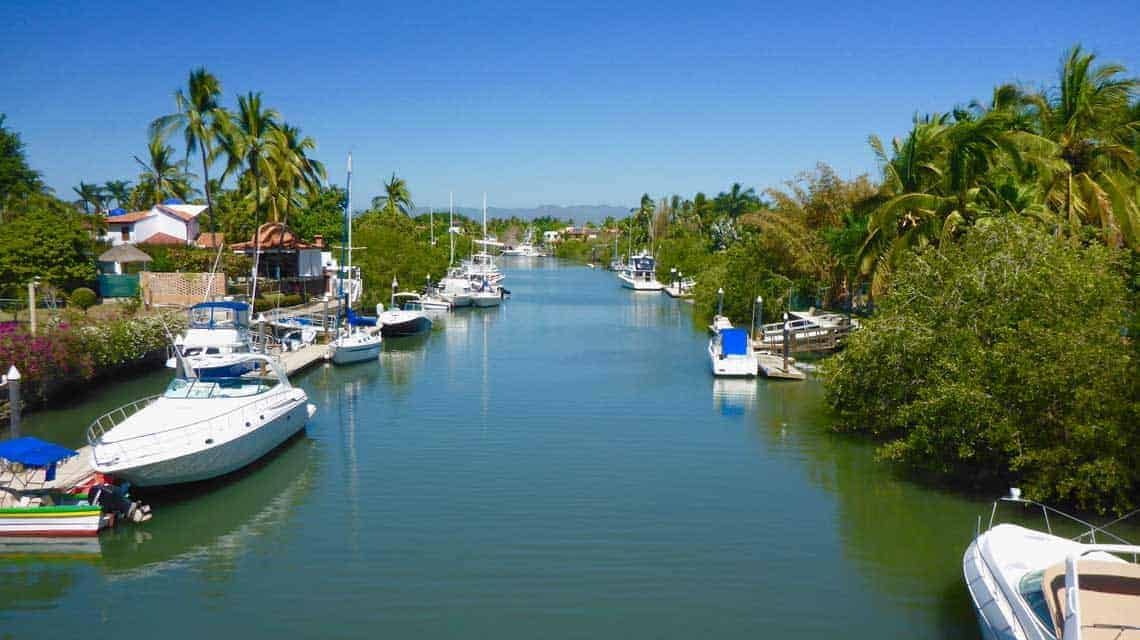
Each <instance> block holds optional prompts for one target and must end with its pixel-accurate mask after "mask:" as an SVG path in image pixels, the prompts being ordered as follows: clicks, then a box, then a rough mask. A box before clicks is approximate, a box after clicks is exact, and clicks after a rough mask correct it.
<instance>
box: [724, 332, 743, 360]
mask: <svg viewBox="0 0 1140 640" xmlns="http://www.w3.org/2000/svg"><path fill="white" fill-rule="evenodd" d="M720 342H721V353H723V354H724V355H726V356H746V355H748V332H747V331H745V330H744V329H721V330H720Z"/></svg>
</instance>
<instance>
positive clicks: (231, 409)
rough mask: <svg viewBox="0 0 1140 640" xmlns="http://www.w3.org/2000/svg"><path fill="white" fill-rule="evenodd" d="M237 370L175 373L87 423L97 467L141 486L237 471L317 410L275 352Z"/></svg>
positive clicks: (270, 447)
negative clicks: (234, 373)
mask: <svg viewBox="0 0 1140 640" xmlns="http://www.w3.org/2000/svg"><path fill="white" fill-rule="evenodd" d="M247 357H248V358H250V359H251V360H253V361H254V363H255V364H256V365H257V368H258V369H257V371H255V372H253V373H250V374H247V375H243V376H240V377H236V378H210V379H200V378H190V377H188V378H182V377H179V378H175V379H174V380H173V381H172V382H171V383H170V386H169V387H168V388H167V390H166V392H165V393H163V394H162V395H160V396H156V397H153V398H145V399H143V400H139V401H137V402H135V403H132V404H130V405H127V406H124V407H121V408H119V409H116V410H114V411H111V412H110V413H107V414H105V415H103V416H102V417H100V418H99V419H98V420H96V421H95V422H94V423H93V424H92V425H91V426H90V427H89V428H88V430H87V441H88V442H89V443H90V445H91V458H92V466H93V467H94V469H95V471H98V472H100V473H104V474H107V475H110V476H112V477H115V478H118V479H121V480H126V481H129V482H131V483H132V484H134V485H137V486H141V487H151V486H159V485H171V484H180V483H184V482H195V481H199V480H206V479H209V478H215V477H218V476H222V475H225V474H227V473H231V472H233V471H237V470H238V469H241V468H242V467H245V466H246V465H248V464H250V463H251V462H254V461H255V460H257V459H259V458H261V457H262V456H264V455H265V454H267V453H269V452H270V451H272V450H273V449H275V448H277V446H278V445H280V444H281V443H283V442H285V441H286V440H288V439H289V438H290V437H291V436H293V435H294V434H295V433H297V432H298V431H300V430H301V429H303V428H304V427H305V422H306V421H307V420H308V419H309V417H311V416H312V415H313V413H314V412H315V411H316V407H314V406H313V405H311V404H309V402H308V396H307V395H306V394H305V392H304V390H302V389H298V388H295V387H293V386H292V385H291V384H289V380H288V378H287V377H286V375H285V371H284V369H283V368H282V367H281V365H280V364H279V363H278V362H277V361H276V360H275V359H273V358H270V357H269V356H265V355H261V354H250V355H249V356H247Z"/></svg>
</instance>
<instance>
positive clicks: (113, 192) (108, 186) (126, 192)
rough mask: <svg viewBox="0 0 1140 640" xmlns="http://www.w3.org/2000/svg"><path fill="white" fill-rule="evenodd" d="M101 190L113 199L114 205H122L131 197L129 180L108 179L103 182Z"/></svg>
mask: <svg viewBox="0 0 1140 640" xmlns="http://www.w3.org/2000/svg"><path fill="white" fill-rule="evenodd" d="M103 191H105V192H106V193H107V196H108V197H110V198H113V199H114V200H115V206H116V207H122V206H124V205H125V204H126V203H127V200H129V199H130V197H131V182H130V181H129V180H108V181H107V182H104V183H103Z"/></svg>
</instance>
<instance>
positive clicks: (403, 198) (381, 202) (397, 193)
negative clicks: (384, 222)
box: [372, 173, 415, 220]
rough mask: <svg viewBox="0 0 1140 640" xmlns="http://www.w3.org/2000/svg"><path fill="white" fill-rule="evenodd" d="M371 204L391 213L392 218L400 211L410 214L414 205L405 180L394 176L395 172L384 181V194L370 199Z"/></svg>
mask: <svg viewBox="0 0 1140 640" xmlns="http://www.w3.org/2000/svg"><path fill="white" fill-rule="evenodd" d="M372 206H373V208H376V209H380V210H381V211H382V212H384V213H391V214H392V219H393V220H395V219H396V216H397V215H398V214H401V213H402V214H404V215H406V216H411V215H412V211H414V210H415V205H414V204H413V203H412V192H411V191H409V190H408V183H407V181H405V180H404V179H403V178H398V177H396V174H395V173H393V174H392V177H391V178H390V179H388V180H387V181H386V182H385V183H384V194H383V195H379V196H376V197H375V198H373V199H372Z"/></svg>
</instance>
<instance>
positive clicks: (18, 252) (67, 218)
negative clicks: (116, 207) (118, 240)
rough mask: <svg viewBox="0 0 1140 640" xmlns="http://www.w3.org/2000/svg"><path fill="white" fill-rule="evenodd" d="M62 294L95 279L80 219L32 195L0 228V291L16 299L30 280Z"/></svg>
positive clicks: (58, 203) (54, 201)
mask: <svg viewBox="0 0 1140 640" xmlns="http://www.w3.org/2000/svg"><path fill="white" fill-rule="evenodd" d="M35 277H39V278H40V279H41V282H44V283H45V284H52V285H55V286H56V287H60V288H63V289H72V288H75V287H77V286H86V285H88V284H90V283H91V281H93V280H94V279H95V256H94V255H93V247H92V241H91V236H90V233H89V231H88V229H87V226H86V224H85V218H84V216H83V214H81V213H80V212H78V211H76V210H75V209H74V208H73V207H72V206H70V205H68V204H65V203H63V202H61V201H59V200H57V199H55V198H53V197H51V196H47V195H42V194H32V195H29V196H28V197H27V198H26V199H24V200H23V202H22V203H21V206H20V210H19V212H17V213H15V214H13V215H12V216H11V218H10V219H9V220H6V221H5V223H4V224H2V225H0V289H3V290H5V291H7V292H8V293H9V294H12V293H18V292H19V291H20V290H21V288H22V287H23V285H25V284H26V283H27V282H29V281H31V280H32V278H35Z"/></svg>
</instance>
